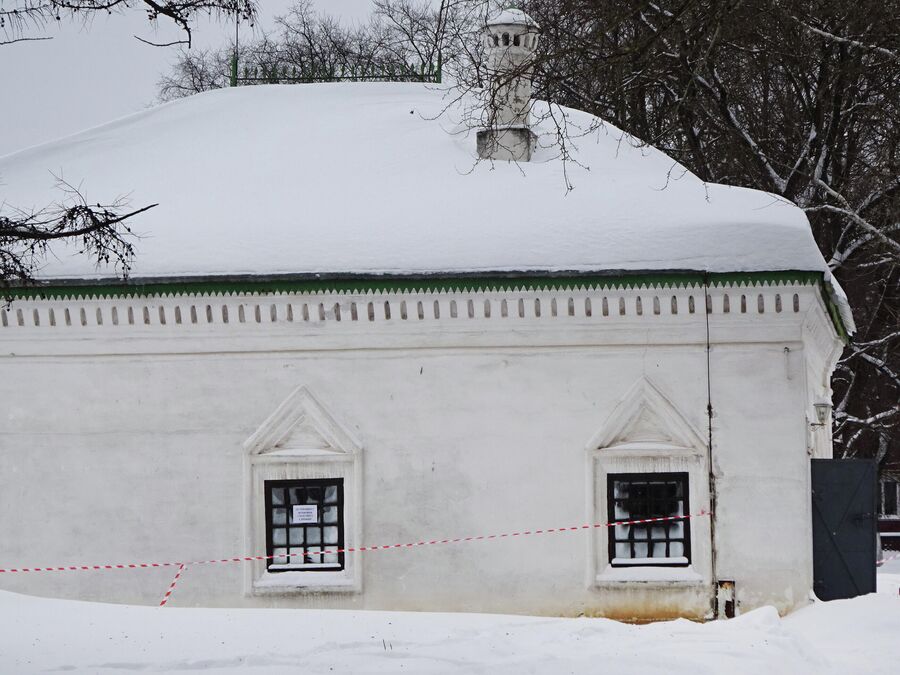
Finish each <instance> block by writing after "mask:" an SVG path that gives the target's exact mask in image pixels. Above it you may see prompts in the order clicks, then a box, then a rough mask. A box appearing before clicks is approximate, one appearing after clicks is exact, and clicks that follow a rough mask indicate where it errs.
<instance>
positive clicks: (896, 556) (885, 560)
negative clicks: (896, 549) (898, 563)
mask: <svg viewBox="0 0 900 675" xmlns="http://www.w3.org/2000/svg"><path fill="white" fill-rule="evenodd" d="M898 559H900V553H898V554H897V555H889V556H887V557H886V558H882V559H881V560H879V561H878V562H877V563H875V565H876V566H877V567H881V566H882V565H884V563H886V562H889V561H891V560H898Z"/></svg>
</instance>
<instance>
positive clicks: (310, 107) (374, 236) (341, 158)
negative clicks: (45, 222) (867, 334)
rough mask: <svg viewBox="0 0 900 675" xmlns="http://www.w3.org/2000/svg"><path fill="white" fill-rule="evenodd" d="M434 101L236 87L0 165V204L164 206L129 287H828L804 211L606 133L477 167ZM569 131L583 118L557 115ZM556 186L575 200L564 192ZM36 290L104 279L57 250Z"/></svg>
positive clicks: (342, 89)
mask: <svg viewBox="0 0 900 675" xmlns="http://www.w3.org/2000/svg"><path fill="white" fill-rule="evenodd" d="M446 104H447V99H446V96H445V93H444V92H443V91H440V90H438V88H436V87H434V86H428V85H421V84H400V83H370V84H362V83H346V84H334V83H328V84H309V85H295V86H286V85H272V86H258V87H240V88H235V89H224V90H218V91H212V92H207V93H204V94H200V95H197V96H192V97H190V98H187V99H182V100H179V101H175V102H172V103H167V104H165V105H161V106H158V107H154V108H151V109H149V110H146V111H144V112H140V113H137V114H135V115H131V116H129V117H125V118H123V119H120V120H118V121H115V122H112V123H110V124H106V125H104V126H100V127H97V128H94V129H90V130H88V131H85V132H82V133H80V134H77V135H74V136H70V137H68V138H64V139H62V140H58V141H54V142H51V143H48V144H45V145H41V146H37V147H34V148H30V149H27V150H24V151H21V152H18V153H15V154H12V155H7V156H6V157H2V158H0V186H2V199H3V201H4V202H5V203H6V204H8V205H14V206H16V207H18V208H32V207H35V208H38V207H41V206H43V205H46V204H47V203H49V202H51V201H53V200H55V199H58V198H59V197H60V195H59V193H57V192H56V191H55V190H54V184H55V179H54V174H56V175H60V174H61V175H62V176H63V177H64V178H65V179H66V180H67V181H68V182H70V183H73V184H76V185H79V186H80V188H81V190H82V191H83V193H84V194H85V196H86V197H87V198H88V199H89V200H90V201H91V202H97V201H102V202H104V203H106V202H108V201H110V200H112V199H114V198H115V197H117V196H121V195H127V196H128V198H129V200H130V204H131V206H133V207H140V206H144V205H147V204H151V203H156V202H158V203H159V206H158V207H156V208H154V209H152V210H150V211H149V212H146V213H144V214H142V215H140V216H138V217H136V218H135V219H134V221H133V228H134V230H135V232H136V233H137V234H138V235H140V239H139V240H138V241H137V242H136V251H137V257H136V260H135V264H134V268H133V270H132V275H133V276H135V277H183V276H200V275H202V276H208V275H244V274H251V275H252V274H266V275H278V274H289V273H290V274H297V273H329V274H341V273H355V274H425V273H444V274H454V273H463V272H532V273H544V272H561V271H567V272H586V273H587V272H599V271H612V270H631V271H636V270H641V271H652V270H696V271H709V272H742V271H778V270H814V271H822V272H826V273H827V267H826V264H825V261H824V260H823V258H822V256H821V254H820V253H819V250H818V248H817V247H816V244H815V242H814V241H813V237H812V234H811V231H810V227H809V223H808V222H807V219H806V217H805V215H804V214H803V212H802V211H801V210H800V209H798V208H797V207H796V206H794V205H792V204H790V203H789V202H787V201H785V200H783V199H781V198H779V197H776V196H773V195H770V194H766V193H763V192H758V191H754V190H748V189H743V188H737V187H726V186H722V185H712V184H704V183H703V182H702V181H701V180H700V179H698V178H697V177H696V176H694V175H693V174H691V173H689V172H688V171H687V170H686V169H685V168H683V167H682V166H680V165H678V164H677V163H675V162H674V161H673V160H672V159H670V158H669V157H667V156H666V155H664V154H663V153H662V152H659V151H658V150H655V149H652V148H648V147H638V146H637V144H636V143H635V142H634V141H633V139H631V138H630V137H628V136H627V135H624V134H623V133H622V132H621V131H619V130H618V129H616V128H614V127H613V126H611V125H609V124H606V125H604V126H603V127H601V128H600V129H599V130H596V131H594V132H591V133H590V134H588V135H586V136H584V137H582V138H577V139H575V140H574V147H573V153H574V156H575V158H576V159H577V161H578V163H579V164H580V165H581V166H577V165H576V164H574V163H568V164H567V165H565V166H564V163H563V162H562V161H561V160H560V159H559V158H558V148H556V147H555V145H554V143H555V142H554V131H555V130H554V129H553V128H552V127H551V126H550V125H549V124H548V123H541V124H539V125H538V126H537V128H536V129H535V130H536V132H537V133H538V135H539V139H540V140H539V142H540V144H541V146H542V147H541V148H540V149H539V150H538V151H537V153H536V155H535V158H534V160H533V161H532V162H531V163H528V164H522V165H516V164H514V163H506V162H502V163H494V164H491V163H489V162H481V163H476V159H475V158H476V154H475V150H476V148H475V133H474V131H467V130H465V129H461V128H460V127H459V126H456V125H457V123H458V120H455V118H454V115H455V113H454V111H453V110H450V111H449V112H448V113H446V114H444V115H440V116H438V115H439V113H440V112H441V110H443V108H444V107H445V106H446ZM567 114H568V123H569V125H570V128H578V127H580V128H587V127H589V126H590V125H591V123H592V122H593V121H594V118H593V117H591V116H589V115H587V114H586V113H583V112H579V111H575V110H568V111H567ZM565 171H568V175H569V179H570V180H571V182H572V183H573V185H574V190H572V191H571V192H567V191H566V181H565V177H564V172H565ZM54 253H55V257H51V259H50V260H49V262H48V263H47V264H46V266H45V267H44V268H43V269H42V270H41V272H40V276H41V277H42V278H44V279H47V280H51V279H54V278H101V277H110V276H113V274H114V270H111V269H106V268H101V269H96V268H95V267H94V266H93V265H92V264H91V262H90V261H89V260H88V259H87V258H86V257H85V256H83V255H78V254H77V252H76V251H75V249H74V248H68V249H67V248H64V247H59V248H57V249H55V250H54Z"/></svg>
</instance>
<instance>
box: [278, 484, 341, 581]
mask: <svg viewBox="0 0 900 675" xmlns="http://www.w3.org/2000/svg"><path fill="white" fill-rule="evenodd" d="M264 489H265V495H266V555H268V556H271V557H270V558H268V560H267V561H266V568H267V569H268V571H269V572H287V571H291V570H304V571H305V570H310V571H316V570H342V569H344V554H343V553H338V552H337V550H338V549H342V548H344V479H343V478H314V479H306V480H267V481H265V485H264Z"/></svg>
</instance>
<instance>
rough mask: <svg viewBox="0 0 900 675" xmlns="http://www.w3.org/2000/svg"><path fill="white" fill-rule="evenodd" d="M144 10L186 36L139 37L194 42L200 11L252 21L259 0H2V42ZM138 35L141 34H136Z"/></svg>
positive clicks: (40, 37)
mask: <svg viewBox="0 0 900 675" xmlns="http://www.w3.org/2000/svg"><path fill="white" fill-rule="evenodd" d="M132 10H140V11H143V12H145V13H146V15H147V18H148V19H149V20H150V21H154V22H155V21H157V20H158V19H160V18H162V19H167V20H169V21H171V22H172V23H174V24H175V25H176V26H177V27H178V28H179V29H180V30H181V32H182V34H183V35H184V39H182V40H177V41H175V42H170V43H166V44H157V43H153V42H150V41H148V40H144V39H143V38H137V39H138V40H141V41H142V42H147V43H148V44H152V45H154V46H158V47H164V46H170V45H173V44H185V45H187V46H188V47H190V46H191V38H192V30H193V27H192V21H193V20H194V18H195V17H196V16H197V15H198V14H205V15H216V16H223V15H230V16H235V17H237V18H238V19H240V20H244V21H252V20H253V19H254V18H255V17H256V1H255V0H0V31H2V33H3V36H2V38H0V45H3V44H12V43H14V42H21V41H24V40H46V39H49V38H48V37H47V36H45V35H40V34H38V35H33V33H40V32H41V31H42V29H44V28H45V27H46V26H47V24H50V23H53V22H56V21H61V20H63V19H75V18H79V17H81V18H83V19H84V20H89V19H90V18H91V17H92V16H93V15H94V14H96V13H97V12H105V13H107V14H112V13H115V12H127V11H132ZM135 37H137V36H135Z"/></svg>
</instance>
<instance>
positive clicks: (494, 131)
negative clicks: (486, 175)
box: [478, 9, 540, 162]
mask: <svg viewBox="0 0 900 675" xmlns="http://www.w3.org/2000/svg"><path fill="white" fill-rule="evenodd" d="M539 32H540V28H539V26H538V25H537V24H536V23H535V22H534V20H533V19H532V18H531V17H530V16H528V15H527V14H525V12H523V11H521V10H518V9H505V10H503V11H502V12H500V13H499V14H497V15H496V16H494V17H493V18H491V19H489V20H488V21H487V23H486V24H485V26H484V40H485V46H486V47H487V75H488V78H489V79H490V84H489V85H488V90H487V92H486V94H487V101H486V105H487V115H488V119H487V128H485V129H482V130H480V131H479V132H478V156H479V157H480V158H482V159H494V160H511V161H515V162H527V161H529V160H530V159H531V154H532V152H533V151H534V148H535V144H536V142H537V137H536V136H535V135H534V132H532V131H531V129H530V128H529V126H528V114H529V111H530V110H531V72H532V71H531V62H532V58H533V56H534V52H535V49H536V48H537V41H538V34H539Z"/></svg>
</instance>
